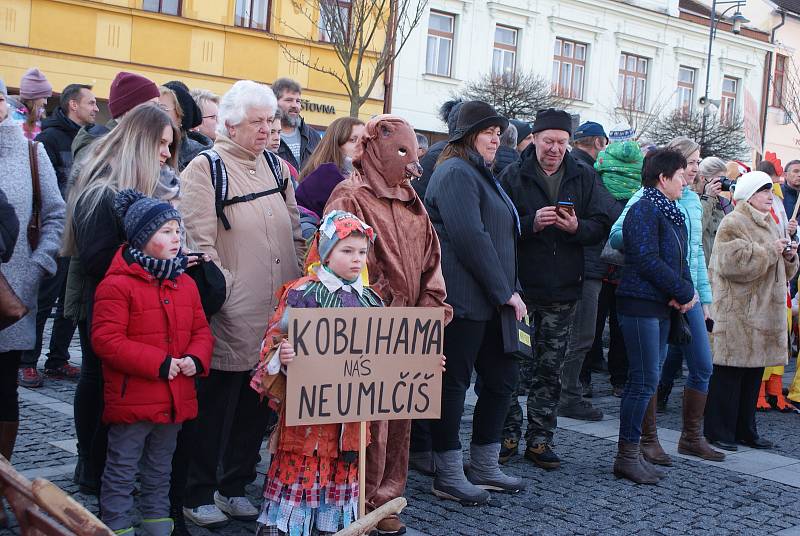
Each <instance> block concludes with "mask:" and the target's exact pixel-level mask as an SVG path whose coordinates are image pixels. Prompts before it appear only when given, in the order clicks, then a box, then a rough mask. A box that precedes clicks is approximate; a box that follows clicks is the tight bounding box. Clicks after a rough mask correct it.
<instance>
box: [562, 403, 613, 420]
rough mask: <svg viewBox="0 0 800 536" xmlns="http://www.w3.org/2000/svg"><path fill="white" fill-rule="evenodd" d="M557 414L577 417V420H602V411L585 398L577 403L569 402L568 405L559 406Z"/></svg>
mask: <svg viewBox="0 0 800 536" xmlns="http://www.w3.org/2000/svg"><path fill="white" fill-rule="evenodd" d="M558 416H559V417H569V418H570V419H578V420H579V421H602V420H603V412H602V411H600V410H599V409H597V408H596V407H594V406H593V405H592V404H590V403H589V402H587V401H585V400H581V401H580V402H578V403H577V404H570V405H569V406H559V407H558Z"/></svg>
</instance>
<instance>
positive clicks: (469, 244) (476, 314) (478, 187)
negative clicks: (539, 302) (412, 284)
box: [425, 152, 519, 321]
mask: <svg viewBox="0 0 800 536" xmlns="http://www.w3.org/2000/svg"><path fill="white" fill-rule="evenodd" d="M425 208H426V209H428V214H429V215H430V218H431V223H432V224H433V227H434V229H436V233H437V234H438V235H439V242H440V244H441V248H442V274H443V275H444V280H445V283H446V284H447V299H446V300H445V301H447V303H449V304H450V305H452V306H453V316H454V317H456V318H466V319H468V320H476V321H486V320H491V318H492V316H493V315H494V314H495V312H496V311H497V308H498V307H499V306H500V305H502V304H504V303H506V302H507V301H508V300H509V298H511V294H512V293H513V292H515V291H517V290H518V289H519V283H518V281H517V220H516V218H515V212H514V207H513V205H512V204H511V200H510V199H508V197H506V196H505V195H504V193H503V192H502V190H501V188H500V185H499V184H498V183H497V182H495V179H494V177H493V176H492V172H491V170H490V169H489V168H488V167H486V166H485V165H484V164H483V162H482V158H481V157H480V156H478V154H477V153H473V152H471V153H470V160H469V161H467V160H463V159H461V158H450V159H448V160H445V161H444V162H442V163H441V164H439V165H438V166H436V170H435V171H434V172H433V176H431V180H430V183H429V184H428V188H427V190H426V192H425Z"/></svg>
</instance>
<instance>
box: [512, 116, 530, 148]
mask: <svg viewBox="0 0 800 536" xmlns="http://www.w3.org/2000/svg"><path fill="white" fill-rule="evenodd" d="M509 123H511V124H512V125H514V126H515V127H517V143H519V142H521V141H522V140H524V139H525V138H527V137H528V136H529V135H530V133H531V132H533V126H532V125H531V124H530V123H529V122H527V121H520V120H519V119H512V120H511V121H509Z"/></svg>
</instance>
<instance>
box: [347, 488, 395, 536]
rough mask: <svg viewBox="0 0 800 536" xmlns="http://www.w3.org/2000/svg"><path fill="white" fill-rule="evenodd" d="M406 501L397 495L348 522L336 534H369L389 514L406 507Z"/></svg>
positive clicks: (354, 535) (349, 535)
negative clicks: (348, 523) (345, 526)
mask: <svg viewBox="0 0 800 536" xmlns="http://www.w3.org/2000/svg"><path fill="white" fill-rule="evenodd" d="M407 504H408V502H407V501H406V498H405V497H397V498H395V499H392V500H391V501H389V502H387V503H386V504H384V505H383V506H380V507H378V508H376V509H375V510H373V511H372V512H370V513H369V514H367V515H366V516H364V517H362V518H359V519H358V520H357V521H354V522H352V523H350V525H348V526H347V528H344V529H342V530H340V531H339V532H337V533H336V536H362V535H364V534H369V532H370V531H371V530H372V529H374V528H375V526H376V525H377V524H378V523H380V522H381V520H383V519H386V518H387V517H389V516H391V515H396V514H399V513H400V512H402V511H403V508H405V507H406V505H407Z"/></svg>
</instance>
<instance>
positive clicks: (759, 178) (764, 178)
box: [733, 171, 772, 201]
mask: <svg viewBox="0 0 800 536" xmlns="http://www.w3.org/2000/svg"><path fill="white" fill-rule="evenodd" d="M766 185H769V186H772V178H771V177H770V176H769V175H767V174H766V173H764V172H763V171H751V172H749V173H745V174H744V175H742V176H741V177H739V178H738V179H737V180H736V188H735V189H734V190H733V200H734V201H747V200H748V199H750V198H751V197H753V194H754V193H756V192H757V191H758V190H760V189H761V188H762V187H763V186H766Z"/></svg>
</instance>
